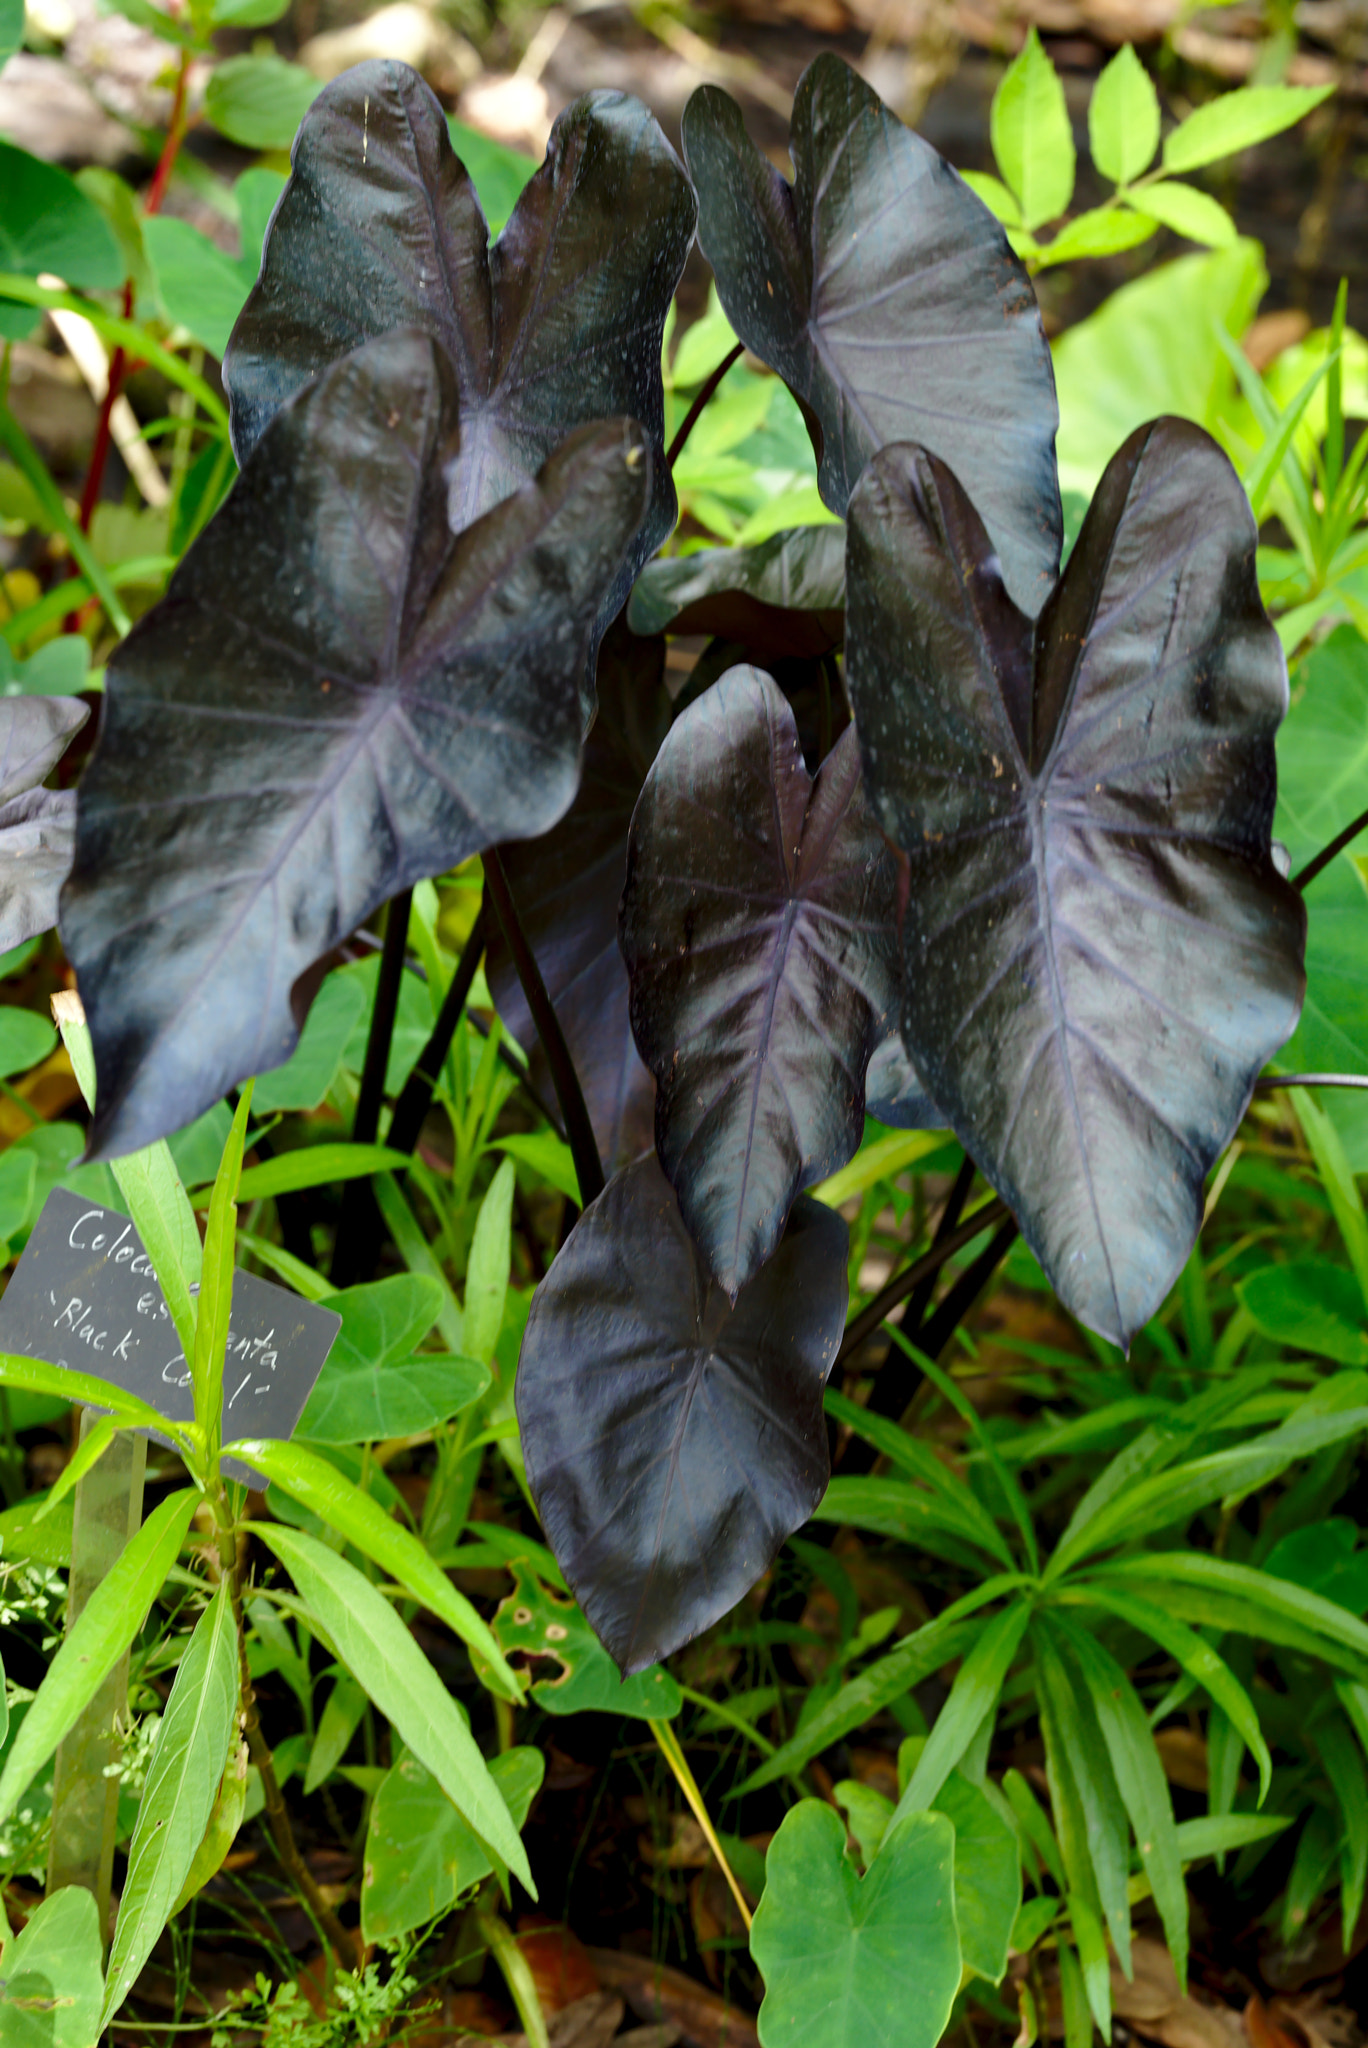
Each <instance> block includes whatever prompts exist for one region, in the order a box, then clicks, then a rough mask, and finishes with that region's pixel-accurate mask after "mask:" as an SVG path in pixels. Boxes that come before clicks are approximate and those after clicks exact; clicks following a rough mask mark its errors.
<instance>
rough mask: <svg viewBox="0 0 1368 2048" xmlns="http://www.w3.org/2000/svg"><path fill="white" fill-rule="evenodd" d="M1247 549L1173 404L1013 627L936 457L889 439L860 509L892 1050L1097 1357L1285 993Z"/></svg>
mask: <svg viewBox="0 0 1368 2048" xmlns="http://www.w3.org/2000/svg"><path fill="white" fill-rule="evenodd" d="M1255 544H1256V532H1255V526H1254V521H1253V519H1252V517H1251V515H1250V511H1249V505H1248V501H1247V500H1246V498H1245V495H1244V492H1243V491H1242V489H1241V487H1240V484H1239V480H1238V479H1237V477H1236V475H1235V472H1234V470H1233V469H1232V468H1231V467H1230V464H1229V463H1228V462H1227V460H1226V458H1225V456H1224V455H1223V454H1222V453H1221V451H1220V449H1219V448H1218V447H1217V446H1216V443H1215V442H1214V441H1213V440H1212V439H1211V438H1210V436H1209V435H1207V434H1205V433H1203V432H1202V430H1201V429H1200V428H1199V427H1194V426H1191V425H1188V424H1187V423H1186V422H1184V421H1179V420H1158V421H1155V422H1153V423H1152V424H1151V425H1149V426H1147V427H1142V428H1140V429H1139V430H1138V431H1137V432H1136V433H1134V434H1132V435H1131V437H1130V439H1129V440H1128V441H1127V442H1126V443H1125V444H1124V446H1123V447H1122V448H1121V449H1120V450H1119V451H1118V452H1117V454H1116V455H1115V456H1114V457H1113V459H1112V462H1111V464H1110V465H1109V467H1108V469H1107V472H1106V474H1105V476H1104V477H1103V479H1102V482H1101V484H1100V485H1099V486H1098V491H1097V495H1096V497H1095V498H1094V500H1093V503H1092V506H1091V508H1090V510H1089V512H1088V515H1087V518H1086V520H1085V521H1084V525H1083V529H1082V532H1081V534H1080V535H1079V538H1078V542H1077V544H1076V546H1075V548H1074V552H1073V554H1072V555H1071V557H1070V559H1069V564H1068V567H1067V569H1066V570H1065V572H1064V575H1063V577H1062V579H1061V581H1060V583H1059V586H1058V588H1057V589H1056V591H1055V592H1054V594H1053V596H1052V597H1051V599H1050V601H1049V603H1048V605H1047V606H1046V608H1045V610H1044V612H1043V614H1042V615H1041V618H1040V620H1039V622H1038V623H1037V624H1035V625H1033V624H1032V622H1031V621H1030V620H1028V619H1026V618H1024V617H1023V616H1022V615H1021V613H1019V612H1018V611H1017V610H1016V609H1015V607H1014V606H1013V605H1012V603H1011V601H1010V599H1009V598H1008V596H1007V594H1006V592H1005V591H1004V589H1003V587H1002V584H1001V582H1000V580H999V578H998V575H997V573H996V565H995V563H994V561H993V559H992V555H991V552H990V544H989V542H988V539H987V537H986V535H985V534H984V531H983V527H982V525H981V523H980V521H979V519H978V517H977V515H976V513H975V512H974V509H973V507H972V505H971V504H970V503H969V501H968V499H967V498H966V497H965V495H964V493H963V491H962V490H961V489H960V487H959V485H958V483H957V482H956V480H955V478H954V477H953V476H952V475H951V474H950V472H949V471H948V470H947V469H946V468H945V467H944V465H943V464H941V463H939V462H937V461H936V459H935V458H934V457H932V456H929V455H927V454H926V453H925V452H924V451H923V450H921V449H915V448H889V449H886V450H885V451H884V453H883V454H882V455H880V456H879V457H877V458H876V460H875V461H874V462H873V463H871V465H870V467H869V470H868V471H867V472H866V475H865V477H864V479H863V481H862V482H861V484H860V486H859V488H858V489H857V491H856V492H855V495H854V497H853V498H852V500H851V506H850V544H849V549H848V555H847V573H848V577H849V586H850V588H849V610H848V629H849V637H848V643H847V664H848V675H847V681H848V686H849V689H850V695H851V702H852V704H853V706H854V710H855V718H856V724H857V726H858V728H859V734H860V744H861V750H862V754H863V759H864V768H865V776H866V780H867V783H868V786H869V790H870V794H871V801H872V802H873V804H874V805H875V806H876V808H877V810H878V813H879V816H880V818H881V819H882V821H883V824H884V826H885V829H886V830H887V831H888V833H889V834H890V836H891V837H892V838H893V839H894V840H895V842H896V843H897V844H898V845H899V846H900V847H901V848H902V849H903V851H904V853H905V854H906V855H907V858H908V862H909V866H910V874H909V888H908V901H907V908H906V912H905V915H904V922H903V940H904V970H905V971H904V978H903V1002H902V1028H903V1036H904V1039H905V1041H906V1045H907V1050H908V1053H909V1055H910V1057H911V1059H912V1061H913V1062H914V1064H915V1066H916V1068H917V1069H918V1071H919V1072H920V1074H921V1075H922V1078H923V1080H924V1082H925V1084H926V1087H927V1088H928V1090H929V1091H930V1093H931V1095H932V1096H933V1097H934V1099H935V1100H936V1102H937V1103H939V1105H940V1106H941V1108H942V1109H943V1110H944V1111H945V1113H946V1115H947V1116H948V1118H949V1120H950V1122H951V1124H952V1125H953V1127H954V1129H955V1131H956V1133H957V1134H958V1136H959V1138H960V1139H961V1141H962V1142H963V1144H964V1145H965V1147H966V1149H967V1150H968V1151H969V1152H970V1153H972V1155H973V1157H974V1158H975V1159H976V1160H977V1162H978V1164H979V1166H980V1167H981V1168H982V1170H983V1172H984V1173H985V1174H986V1175H987V1177H988V1178H989V1179H990V1180H991V1181H992V1182H993V1184H994V1185H995V1186H996V1187H997V1188H998V1190H999V1191H1000V1193H1001V1194H1002V1195H1003V1197H1004V1198H1005V1200H1006V1201H1007V1202H1008V1203H1009V1204H1010V1205H1011V1207H1012V1208H1013V1210H1014V1211H1015V1212H1016V1215H1017V1217H1018V1219H1019V1221H1020V1223H1021V1228H1022V1234H1023V1235H1024V1237H1025V1238H1026V1241H1027V1243H1028V1244H1029V1245H1030V1247H1031V1249H1032V1250H1033V1251H1034V1252H1035V1254H1036V1256H1037V1258H1038V1259H1039V1260H1040V1263H1041V1265H1042V1266H1043V1267H1044V1268H1045V1271H1046V1273H1047V1274H1048V1275H1049V1277H1050V1279H1051V1281H1052V1283H1053V1285H1054V1287H1055V1289H1056V1291H1057V1293H1058V1295H1059V1297H1060V1299H1061V1301H1063V1302H1064V1304H1065V1305H1066V1307H1068V1308H1070V1309H1071V1310H1073V1312H1074V1313H1075V1314H1076V1315H1078V1316H1079V1317H1081V1318H1082V1320H1083V1321H1084V1322H1086V1323H1088V1324H1090V1325H1091V1326H1092V1328H1094V1329H1095V1330H1099V1331H1100V1332H1101V1333H1102V1334H1103V1335H1104V1336H1107V1337H1110V1338H1112V1339H1113V1340H1114V1341H1116V1342H1117V1343H1120V1344H1126V1343H1128V1342H1129V1340H1130V1337H1131V1335H1132V1333H1133V1332H1134V1331H1135V1330H1136V1329H1137V1328H1138V1327H1139V1326H1140V1325H1141V1324H1142V1323H1143V1322H1144V1321H1145V1320H1146V1319H1147V1318H1148V1317H1149V1316H1150V1315H1152V1314H1153V1313H1154V1311H1155V1310H1156V1309H1157V1308H1158V1307H1159V1305H1160V1303H1161V1302H1162V1301H1163V1299H1164V1296H1165V1295H1166V1293H1167V1292H1168V1289H1169V1288H1170V1287H1171V1285H1172V1284H1173V1282H1174V1280H1175V1279H1176V1277H1177V1275H1178V1273H1179V1271H1180V1270H1181V1268H1182V1265H1183V1262H1184V1260H1185V1259H1186V1257H1187V1254H1188V1251H1189V1248H1190V1247H1191V1245H1192V1242H1193V1239H1194V1237H1195V1235H1196V1232H1197V1228H1198V1226H1199V1224H1200V1221H1201V1215H1202V1183H1203V1179H1204V1177H1205V1175H1206V1172H1207V1170H1208V1168H1209V1167H1210V1166H1211V1164H1212V1162H1213V1161H1214V1160H1215V1158H1216V1157H1217V1155H1218V1153H1219V1152H1220V1151H1221V1150H1222V1148H1223V1147H1224V1145H1225V1144H1226V1142H1227V1141H1228V1139H1229V1138H1230V1136H1231V1134H1232V1132H1233V1131H1234V1129H1235V1127H1236V1125H1237V1124H1238V1122H1239V1120H1240V1118H1241V1116H1242V1115H1243V1113H1244V1110H1245V1107H1246V1105H1247V1103H1248V1101H1249V1097H1250V1091H1251V1088H1252V1085H1253V1082H1254V1079H1255V1077H1256V1075H1257V1074H1258V1072H1259V1069H1260V1068H1261V1067H1262V1066H1263V1064H1264V1062H1265V1061H1266V1060H1267V1059H1269V1058H1270V1057H1271V1055H1272V1054H1273V1053H1274V1052H1276V1050H1277V1049H1278V1047H1279V1046H1280V1045H1281V1044H1282V1043H1283V1041H1284V1040H1285V1039H1286V1038H1287V1036H1288V1034H1289V1033H1290V1031H1291V1030H1292V1028H1293V1026H1294V1024H1295V1023H1296V1019H1297V1013H1298V1010H1299V1008H1300V1004H1301V998H1302V990H1303V987H1304V977H1303V973H1302V949H1303V943H1304V937H1305V915H1304V912H1303V908H1302V904H1301V900H1300V898H1299V897H1298V896H1297V894H1296V893H1295V891H1294V890H1292V889H1291V888H1289V886H1288V885H1287V883H1286V882H1284V881H1283V880H1282V879H1281V877H1280V876H1279V875H1278V873H1277V871H1276V869H1275V867H1274V863H1273V859H1272V854H1271V851H1270V828H1271V824H1272V818H1273V802H1274V794H1275V776H1276V769H1275V762H1274V748H1273V739H1274V733H1275V731H1276V729H1277V726H1278V722H1279V720H1280V719H1281V717H1282V715H1283V712H1284V710H1285V709H1286V705H1287V671H1286V666H1285V664H1284V661H1283V656H1282V649H1281V647H1280V645H1279V642H1278V637H1277V634H1276V633H1275V632H1274V630H1273V628H1272V626H1271V625H1270V623H1269V621H1268V618H1267V616H1266V614H1265V612H1264V609H1263V606H1262V604H1261V603H1260V601H1259V590H1258V583H1257V580H1256V578H1255V573H1254V551H1255Z"/></svg>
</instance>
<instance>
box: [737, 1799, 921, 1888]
mask: <svg viewBox="0 0 1368 2048" xmlns="http://www.w3.org/2000/svg"><path fill="white" fill-rule="evenodd" d="M831 1796H832V1798H833V1799H834V1800H835V1801H836V1804H837V1805H838V1806H839V1807H840V1809H841V1812H842V1813H843V1814H844V1815H845V1817H846V1828H847V1831H848V1832H849V1833H850V1834H852V1835H853V1836H854V1838H855V1844H856V1847H857V1848H858V1849H859V1852H860V1861H861V1863H863V1865H864V1867H865V1869H866V1870H868V1868H869V1866H870V1864H871V1863H872V1862H873V1861H874V1858H875V1857H876V1856H877V1855H878V1853H879V1844H880V1842H882V1840H883V1838H884V1836H885V1835H886V1834H887V1833H888V1823H889V1822H890V1821H891V1820H892V1818H893V1801H892V1800H891V1799H889V1798H888V1797H887V1796H886V1795H885V1794H884V1793H882V1792H876V1791H875V1789H874V1787H873V1786H872V1785H863V1784H861V1783H860V1781H859V1779H858V1778H842V1779H841V1781H840V1782H839V1784H836V1785H833V1786H832V1788H831ZM760 1889H761V1891H762V1892H763V1890H764V1886H763V1884H762V1885H761V1887H760Z"/></svg>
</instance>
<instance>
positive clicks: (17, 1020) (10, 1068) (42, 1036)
mask: <svg viewBox="0 0 1368 2048" xmlns="http://www.w3.org/2000/svg"><path fill="white" fill-rule="evenodd" d="M56 1043H57V1033H56V1032H55V1031H54V1030H53V1028H52V1026H51V1025H50V1024H49V1023H48V1020H47V1018H46V1017H40V1016H39V1015H38V1013H37V1011H36V1010H21V1009H20V1008H19V1007H18V1005H17V1004H16V1005H13V1006H9V1007H7V1008H5V1009H3V1010H0V1074H3V1075H4V1076H5V1078H6V1079H8V1078H9V1077H10V1076H11V1075H12V1074H26V1073H27V1072H28V1070H29V1068H30V1067H36V1066H37V1065H38V1063H39V1061H40V1060H45V1059H46V1058H47V1057H48V1055H49V1053H50V1052H51V1051H52V1049H53V1047H54V1046H55V1045H56Z"/></svg>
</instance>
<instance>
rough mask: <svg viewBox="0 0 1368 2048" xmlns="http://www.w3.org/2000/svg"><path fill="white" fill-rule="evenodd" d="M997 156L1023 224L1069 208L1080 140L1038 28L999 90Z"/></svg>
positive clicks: (996, 95)
mask: <svg viewBox="0 0 1368 2048" xmlns="http://www.w3.org/2000/svg"><path fill="white" fill-rule="evenodd" d="M991 133H992V141H993V155H994V156H995V157H996V158H997V166H998V169H999V170H1000V171H1001V173H1002V175H1003V177H1004V178H1005V180H1006V182H1007V184H1008V185H1009V186H1010V188H1011V190H1012V191H1013V192H1014V193H1015V194H1016V197H1017V199H1018V200H1019V201H1020V204H1021V225H1022V226H1023V227H1024V228H1028V229H1030V228H1038V227H1040V226H1041V225H1042V224H1043V223H1044V222H1045V221H1047V220H1055V219H1057V218H1058V216H1059V215H1060V214H1061V213H1063V212H1065V210H1066V209H1067V207H1068V204H1069V201H1070V199H1071V198H1072V197H1073V188H1074V140H1073V130H1072V129H1071V128H1070V126H1069V112H1068V108H1067V107H1066V106H1065V104H1064V88H1063V86H1062V85H1061V84H1060V82H1059V75H1058V73H1057V72H1056V70H1055V68H1054V65H1053V64H1052V63H1051V62H1050V60H1049V58H1048V57H1047V56H1046V54H1045V51H1044V49H1043V47H1042V45H1041V41H1040V37H1039V35H1038V34H1037V33H1036V31H1035V29H1034V28H1032V29H1031V31H1030V33H1029V34H1028V35H1027V37H1026V43H1025V47H1024V48H1023V50H1022V52H1021V54H1020V56H1019V57H1016V58H1014V59H1013V61H1012V62H1011V63H1010V64H1009V65H1008V67H1007V70H1006V72H1005V73H1004V74H1003V79H1002V83H1001V85H999V87H998V89H997V91H996V92H995V93H994V95H993V108H992V115H991Z"/></svg>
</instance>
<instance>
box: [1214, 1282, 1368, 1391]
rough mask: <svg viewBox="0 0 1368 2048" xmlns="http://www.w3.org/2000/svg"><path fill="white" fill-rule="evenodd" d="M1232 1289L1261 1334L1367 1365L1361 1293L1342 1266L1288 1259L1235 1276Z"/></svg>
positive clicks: (1321, 1354) (1349, 1362) (1342, 1361)
mask: <svg viewBox="0 0 1368 2048" xmlns="http://www.w3.org/2000/svg"><path fill="white" fill-rule="evenodd" d="M1235 1292H1236V1294H1237V1295H1238V1296H1239V1299H1240V1302H1241V1304H1242V1305H1243V1306H1244V1308H1246V1309H1247V1310H1248V1312H1249V1314H1250V1315H1251V1316H1252V1317H1253V1319H1254V1321H1255V1323H1256V1324H1257V1326H1258V1328H1259V1329H1261V1330H1262V1331H1263V1333H1264V1335H1265V1336H1267V1337H1273V1338H1275V1339H1276V1340H1277V1342H1278V1343H1280V1344H1290V1345H1293V1346H1295V1347H1296V1349H1297V1350H1298V1351H1310V1352H1312V1353H1314V1354H1315V1355H1316V1356H1318V1357H1321V1358H1334V1359H1337V1360H1338V1361H1339V1363H1340V1364H1341V1365H1368V1326H1365V1319H1364V1307H1363V1294H1362V1291H1361V1289H1360V1287H1359V1284H1358V1281H1357V1280H1356V1279H1355V1278H1354V1275H1353V1274H1352V1273H1350V1272H1346V1270H1345V1268H1344V1267H1343V1266H1335V1265H1332V1264H1331V1263H1330V1261H1329V1260H1328V1259H1289V1260H1288V1262H1287V1263H1286V1264H1285V1265H1281V1266H1265V1267H1264V1269H1263V1271H1262V1272H1261V1273H1251V1274H1250V1275H1249V1277H1248V1278H1247V1279H1245V1280H1240V1281H1237V1282H1236V1286H1235Z"/></svg>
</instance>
